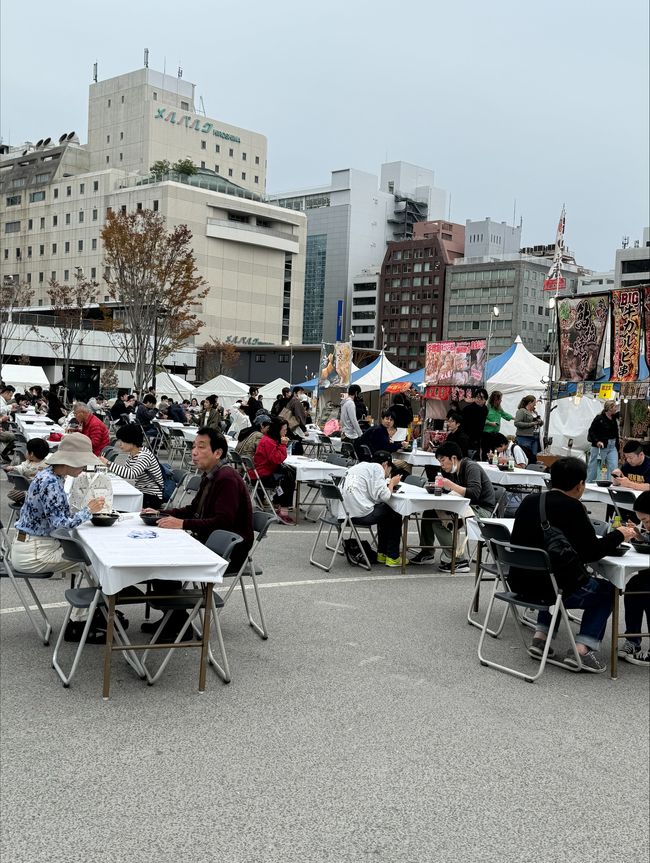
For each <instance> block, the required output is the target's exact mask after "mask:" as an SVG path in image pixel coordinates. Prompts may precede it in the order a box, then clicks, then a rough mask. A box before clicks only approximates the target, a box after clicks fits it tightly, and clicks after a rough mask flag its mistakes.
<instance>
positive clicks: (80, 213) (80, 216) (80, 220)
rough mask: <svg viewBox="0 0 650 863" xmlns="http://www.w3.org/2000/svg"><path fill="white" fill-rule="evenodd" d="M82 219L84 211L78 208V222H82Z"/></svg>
mask: <svg viewBox="0 0 650 863" xmlns="http://www.w3.org/2000/svg"><path fill="white" fill-rule="evenodd" d="M83 220H84V211H83V210H79V222H80V223H81V222H83Z"/></svg>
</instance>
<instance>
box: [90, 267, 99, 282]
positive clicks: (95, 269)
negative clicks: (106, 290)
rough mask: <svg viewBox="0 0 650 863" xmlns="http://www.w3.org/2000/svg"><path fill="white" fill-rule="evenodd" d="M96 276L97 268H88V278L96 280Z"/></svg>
mask: <svg viewBox="0 0 650 863" xmlns="http://www.w3.org/2000/svg"><path fill="white" fill-rule="evenodd" d="M96 276H97V267H91V268H90V278H91V279H94V278H96Z"/></svg>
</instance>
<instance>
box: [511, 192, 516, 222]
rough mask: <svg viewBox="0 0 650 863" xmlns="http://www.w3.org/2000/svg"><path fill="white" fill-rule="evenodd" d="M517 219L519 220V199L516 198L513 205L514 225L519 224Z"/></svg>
mask: <svg viewBox="0 0 650 863" xmlns="http://www.w3.org/2000/svg"><path fill="white" fill-rule="evenodd" d="M516 220H517V199H516V198H515V202H514V204H513V205H512V224H513V225H516V224H517V221H516Z"/></svg>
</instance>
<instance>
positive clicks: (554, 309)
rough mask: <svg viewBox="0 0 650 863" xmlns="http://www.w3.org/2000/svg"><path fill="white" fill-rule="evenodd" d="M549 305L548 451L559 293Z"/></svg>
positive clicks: (556, 344)
mask: <svg viewBox="0 0 650 863" xmlns="http://www.w3.org/2000/svg"><path fill="white" fill-rule="evenodd" d="M549 305H550V306H551V338H550V342H549V352H548V385H547V393H546V405H545V406H544V434H543V444H544V449H546V448H547V447H548V446H549V445H550V443H551V439H550V436H549V431H550V428H551V411H552V409H553V408H552V401H553V384H554V382H555V365H556V362H557V350H558V343H557V293H556V296H555V297H552V298H551V299H550V300H549Z"/></svg>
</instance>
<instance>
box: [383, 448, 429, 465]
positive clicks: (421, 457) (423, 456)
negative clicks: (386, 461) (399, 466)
mask: <svg viewBox="0 0 650 863" xmlns="http://www.w3.org/2000/svg"><path fill="white" fill-rule="evenodd" d="M393 455H394V456H395V458H401V459H402V460H403V461H405V462H406V463H407V464H412V465H413V467H427V466H434V467H436V466H437V465H439V464H440V462H439V461H438V459H437V458H436V457H435V455H434V454H433V453H432V452H427V450H425V449H416V450H415V452H413V450H410V449H409V450H404V451H403V452H396V453H393Z"/></svg>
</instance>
